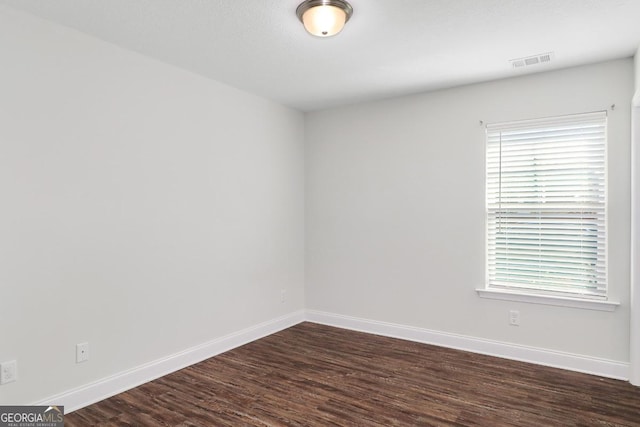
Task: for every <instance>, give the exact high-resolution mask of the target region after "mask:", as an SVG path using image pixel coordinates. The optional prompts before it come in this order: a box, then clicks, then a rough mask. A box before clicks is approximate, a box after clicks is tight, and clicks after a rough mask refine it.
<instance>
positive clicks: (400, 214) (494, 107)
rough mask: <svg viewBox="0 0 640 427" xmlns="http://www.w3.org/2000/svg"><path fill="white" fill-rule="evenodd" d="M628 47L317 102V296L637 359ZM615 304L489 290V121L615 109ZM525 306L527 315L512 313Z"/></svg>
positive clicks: (374, 312) (382, 314)
mask: <svg viewBox="0 0 640 427" xmlns="http://www.w3.org/2000/svg"><path fill="white" fill-rule="evenodd" d="M632 65H633V64H632V61H631V60H630V59H626V60H619V61H614V62H608V63H603V64H596V65H592V66H586V67H580V68H574V69H568V70H564V71H557V72H550V73H543V74H536V75H530V76H526V77H519V78H513V79H507V80H501V81H495V82H491V83H483V84H477V85H471V86H466V87H460V88H455V89H450V90H444V91H439V92H434V93H427V94H420V95H415V96H408V97H403V98H396V99H390V100H385V101H380V102H372V103H367V104H359V105H354V106H349V107H343V108H336V109H331V110H327V111H321V112H314V113H309V114H308V115H307V121H306V127H305V134H306V151H305V158H306V177H307V181H306V301H307V308H308V309H312V310H319V311H324V312H329V313H336V314H340V315H347V316H354V317H359V318H364V319H372V320H376V321H383V322H391V323H397V324H401V325H408V326H414V327H419V328H426V329H429V330H435V331H441V332H447V333H455V334H461V335H467V336H471V337H478V338H484V339H489V340H497V341H502V342H507V343H514V344H520V345H526V346H532V347H537V348H542V349H549V350H553V351H562V352H569V353H573V354H578V355H585V356H589V357H595V358H603V359H609V360H612V361H621V362H628V361H629V235H630V197H629V194H630V165H629V155H630V120H629V117H630V110H629V105H630V98H631V97H630V94H631V93H632V85H633V68H632ZM612 104H616V108H615V110H613V111H609V161H610V165H611V166H610V168H609V202H610V207H609V287H610V296H611V299H612V300H616V301H619V302H620V303H621V305H620V307H619V308H618V309H617V310H616V311H615V312H612V313H609V312H600V311H591V310H585V309H575V308H563V307H554V306H546V305H536V304H526V303H516V302H505V301H497V300H488V299H482V298H479V297H478V295H477V293H476V291H475V289H476V288H478V287H482V286H484V277H485V268H484V264H485V255H484V254H485V231H484V206H485V200H484V128H483V127H482V126H481V125H480V123H479V121H480V120H483V121H484V122H485V123H490V122H501V121H507V120H517V119H526V118H536V117H545V116H553V115H561V114H571V113H578V112H588V111H595V110H604V109H608V108H609V107H610V106H611V105H612ZM510 309H517V310H520V313H521V326H519V327H513V326H509V325H508V311H509V310H510Z"/></svg>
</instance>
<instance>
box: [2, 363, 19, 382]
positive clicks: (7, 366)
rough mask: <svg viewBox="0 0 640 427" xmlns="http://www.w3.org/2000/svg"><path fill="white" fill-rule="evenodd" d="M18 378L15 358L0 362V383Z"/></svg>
mask: <svg viewBox="0 0 640 427" xmlns="http://www.w3.org/2000/svg"><path fill="white" fill-rule="evenodd" d="M17 380H18V363H17V362H16V361H15V360H10V361H9V362H3V363H0V385H4V384H8V383H12V382H14V381H17Z"/></svg>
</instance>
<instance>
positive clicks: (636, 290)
mask: <svg viewBox="0 0 640 427" xmlns="http://www.w3.org/2000/svg"><path fill="white" fill-rule="evenodd" d="M635 74H636V84H635V96H634V98H633V105H632V108H633V111H632V114H631V121H632V149H631V153H632V156H631V170H632V173H631V175H632V181H631V200H632V208H631V218H632V224H631V231H632V234H631V269H632V270H631V281H632V282H631V304H630V306H631V332H630V338H629V341H630V345H631V355H630V359H631V372H630V381H631V383H632V384H635V385H637V386H640V47H639V48H638V51H637V52H636V55H635Z"/></svg>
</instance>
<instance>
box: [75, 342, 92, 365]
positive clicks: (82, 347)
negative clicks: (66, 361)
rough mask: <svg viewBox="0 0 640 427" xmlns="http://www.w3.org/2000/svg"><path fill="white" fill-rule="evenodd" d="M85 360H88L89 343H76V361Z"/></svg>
mask: <svg viewBox="0 0 640 427" xmlns="http://www.w3.org/2000/svg"><path fill="white" fill-rule="evenodd" d="M87 360H89V343H88V342H83V343H80V344H76V363H82V362H86V361H87Z"/></svg>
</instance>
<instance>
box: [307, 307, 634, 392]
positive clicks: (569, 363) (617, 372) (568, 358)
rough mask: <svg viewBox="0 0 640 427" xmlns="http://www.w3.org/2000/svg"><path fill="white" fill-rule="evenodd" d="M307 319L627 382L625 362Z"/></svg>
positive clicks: (330, 317)
mask: <svg viewBox="0 0 640 427" xmlns="http://www.w3.org/2000/svg"><path fill="white" fill-rule="evenodd" d="M306 319H307V320H308V321H310V322H314V323H320V324H323V325H328V326H335V327H338V328H343V329H351V330H355V331H360V332H367V333H370V334H376V335H382V336H386V337H392V338H400V339H404V340H409V341H415V342H420V343H424V344H433V345H437V346H441V347H448V348H454V349H458V350H465V351H470V352H473V353H480V354H486V355H489V356H496V357H501V358H504V359H512V360H518V361H521V362H529V363H535V364H538V365H544V366H551V367H554V368H561V369H567V370H570V371H577V372H583V373H587V374H593V375H599V376H602V377H608V378H615V379H619V380H628V378H629V364H628V363H624V362H618V361H613V360H606V359H598V358H594V357H587V356H582V355H577V354H571V353H564V352H560V351H553V350H547V349H541V348H535V347H527V346H521V345H516V344H509V343H504V342H500V341H491V340H485V339H481V338H473V337H469V336H465V335H457V334H450V333H446V332H438V331H432V330H429V329H422V328H416V327H412V326H405V325H398V324H394V323H386V322H379V321H375V320H369V319H361V318H357V317H350V316H343V315H339V314H333V313H326V312H321V311H314V310H307V311H306Z"/></svg>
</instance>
